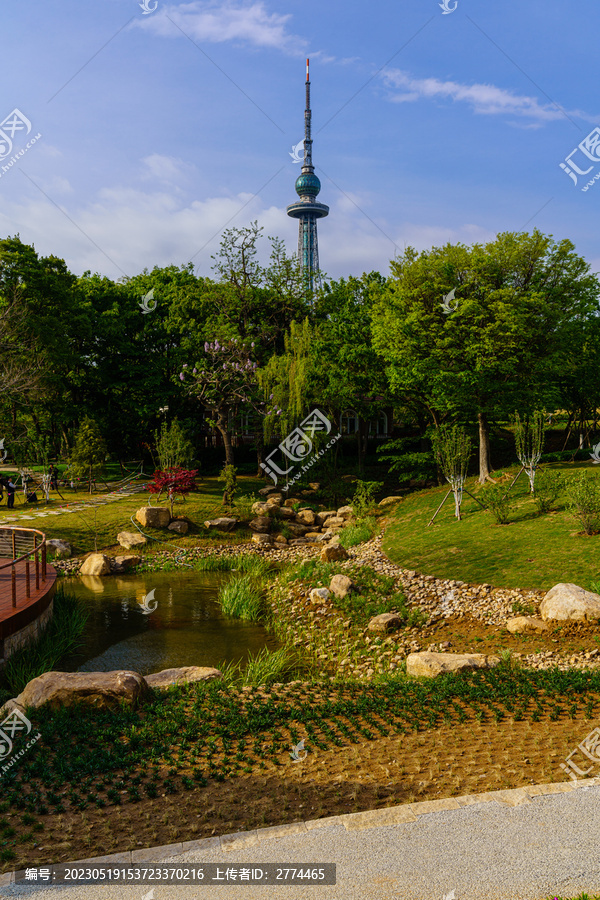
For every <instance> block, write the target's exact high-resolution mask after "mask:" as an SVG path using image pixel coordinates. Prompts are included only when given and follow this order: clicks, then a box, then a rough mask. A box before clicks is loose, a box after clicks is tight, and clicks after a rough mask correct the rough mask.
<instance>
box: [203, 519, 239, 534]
mask: <svg viewBox="0 0 600 900" xmlns="http://www.w3.org/2000/svg"><path fill="white" fill-rule="evenodd" d="M237 523H238V520H237V519H230V518H229V517H228V516H221V518H220V519H207V520H206V522H205V523H204V527H205V528H208V530H209V531H233V529H234V528H235V526H236V525H237Z"/></svg>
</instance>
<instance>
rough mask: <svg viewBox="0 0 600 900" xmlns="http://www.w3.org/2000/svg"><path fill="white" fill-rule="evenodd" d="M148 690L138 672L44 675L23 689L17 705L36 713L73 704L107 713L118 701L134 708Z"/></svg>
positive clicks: (48, 673) (57, 673)
mask: <svg viewBox="0 0 600 900" xmlns="http://www.w3.org/2000/svg"><path fill="white" fill-rule="evenodd" d="M147 690H148V688H147V685H146V682H145V680H144V678H143V677H142V676H141V675H138V673H137V672H128V671H116V672H46V673H45V674H44V675H39V676H38V677H37V678H34V679H33V681H30V682H29V684H26V685H25V688H24V689H23V691H22V692H21V693H20V694H19V696H18V697H17V698H16V703H18V704H19V706H22V707H23V708H25V709H26V708H27V707H33V709H37V707H38V706H43V705H44V704H46V703H48V704H49V705H50V706H51V707H52V708H53V709H56V708H57V707H59V706H72V705H73V704H74V703H85V704H86V705H87V706H95V707H97V708H99V709H106V708H110V707H114V706H117V705H118V704H119V701H121V700H124V701H125V702H126V703H130V704H133V705H135V704H137V703H138V702H139V701H140V700H141V699H142V698H143V696H144V695H145V694H146V693H147Z"/></svg>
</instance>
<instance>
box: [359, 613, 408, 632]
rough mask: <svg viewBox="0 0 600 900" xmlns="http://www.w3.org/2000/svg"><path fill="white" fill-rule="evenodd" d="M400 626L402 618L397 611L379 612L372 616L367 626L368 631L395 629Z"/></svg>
mask: <svg viewBox="0 0 600 900" xmlns="http://www.w3.org/2000/svg"><path fill="white" fill-rule="evenodd" d="M401 626H402V618H401V616H399V615H398V613H391V612H389V613H381V614H380V615H378V616H373V618H372V619H371V620H370V622H369V624H368V625H367V628H368V629H369V631H396V629H398V628H400V627H401Z"/></svg>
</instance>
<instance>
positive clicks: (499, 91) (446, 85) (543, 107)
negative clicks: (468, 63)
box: [382, 69, 590, 125]
mask: <svg viewBox="0 0 600 900" xmlns="http://www.w3.org/2000/svg"><path fill="white" fill-rule="evenodd" d="M382 77H383V79H384V81H385V83H386V84H387V85H388V86H389V87H392V88H402V89H403V90H402V91H401V93H398V94H394V95H393V96H392V97H391V99H392V101H393V102H394V103H410V102H414V101H415V100H420V99H427V100H433V99H443V100H454V101H456V102H462V103H468V104H469V105H470V106H471V107H472V109H473V111H474V112H476V113H479V114H480V115H513V116H520V117H523V118H529V119H532V120H533V121H534V122H535V123H536V124H537V125H541V124H542V123H543V122H551V121H554V120H555V119H561V118H563V116H564V115H565V112H566V113H567V114H568V115H571V116H578V117H580V118H586V119H587V118H590V117H588V116H587V115H586V114H584V113H581V112H579V111H571V112H568V111H566V110H565V111H564V112H563V111H561V110H560V109H558V108H557V107H556V106H555V105H554V104H553V103H540V101H539V100H538V99H537V97H528V96H527V95H519V94H514V93H513V92H512V91H507V90H505V89H504V88H498V87H495V85H493V84H459V83H458V82H456V81H440V79H439V78H413V77H412V76H411V75H409V74H408V73H407V72H402V71H401V70H399V69H389V70H387V71H385V72H384V73H383V75H382Z"/></svg>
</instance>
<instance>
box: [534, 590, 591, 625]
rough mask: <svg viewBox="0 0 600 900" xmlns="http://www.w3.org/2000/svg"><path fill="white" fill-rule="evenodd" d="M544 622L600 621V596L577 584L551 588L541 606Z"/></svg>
mask: <svg viewBox="0 0 600 900" xmlns="http://www.w3.org/2000/svg"><path fill="white" fill-rule="evenodd" d="M540 615H541V617H542V619H543V620H544V622H593V621H596V620H598V619H600V595H599V594H593V593H592V592H591V591H586V590H584V588H582V587H579V585H577V584H569V583H561V584H555V585H554V587H553V588H550V590H549V591H548V593H547V594H546V596H545V597H544V599H543V600H542V602H541V605H540Z"/></svg>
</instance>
